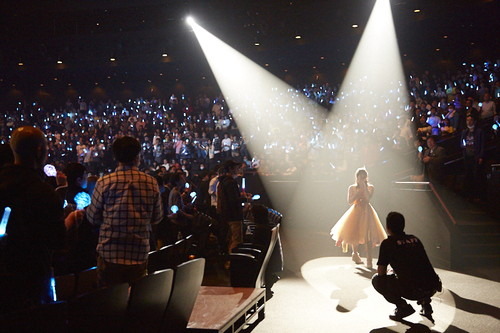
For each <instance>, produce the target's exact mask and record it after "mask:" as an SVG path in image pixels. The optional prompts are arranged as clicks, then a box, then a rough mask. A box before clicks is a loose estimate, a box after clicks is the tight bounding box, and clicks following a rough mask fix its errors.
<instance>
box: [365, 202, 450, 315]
mask: <svg viewBox="0 0 500 333" xmlns="http://www.w3.org/2000/svg"><path fill="white" fill-rule="evenodd" d="M386 227H387V232H388V234H389V237H388V238H387V239H385V240H384V241H382V244H380V254H379V259H378V262H377V266H378V268H377V273H376V274H375V275H374V276H373V278H372V284H373V287H374V288H375V290H376V291H377V292H379V293H380V294H381V295H382V296H384V298H385V299H386V300H387V301H388V302H389V303H392V304H394V305H396V310H395V312H394V314H393V315H390V316H389V318H390V319H392V320H396V321H400V320H402V319H403V318H405V317H407V316H409V315H411V314H412V313H414V312H415V310H414V309H413V307H412V306H411V305H410V304H408V303H407V302H406V301H405V299H408V300H415V301H417V304H419V305H421V306H422V310H421V311H420V314H421V315H423V316H425V317H427V318H428V319H429V320H431V321H432V322H434V319H433V318H432V313H433V310H432V306H431V297H432V296H433V295H434V294H435V293H436V292H437V291H441V289H442V287H441V280H440V279H439V276H438V275H437V274H436V272H435V271H434V268H433V267H432V265H431V263H430V261H429V258H428V257H427V253H426V252H425V249H424V246H423V244H422V242H421V241H420V239H418V238H417V237H416V236H414V235H407V234H406V233H405V232H404V228H405V218H404V216H403V215H402V214H401V213H398V212H390V213H389V214H388V215H387V218H386ZM389 265H390V266H391V267H392V269H393V271H394V272H393V274H389V273H391V272H390V271H389V270H388V268H387V267H388V266H389Z"/></svg>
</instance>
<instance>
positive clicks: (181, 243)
mask: <svg viewBox="0 0 500 333" xmlns="http://www.w3.org/2000/svg"><path fill="white" fill-rule="evenodd" d="M174 252H175V263H176V265H179V264H182V263H183V262H185V261H187V254H186V239H185V238H183V239H179V240H178V241H177V242H175V244H174Z"/></svg>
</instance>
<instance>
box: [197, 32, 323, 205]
mask: <svg viewBox="0 0 500 333" xmlns="http://www.w3.org/2000/svg"><path fill="white" fill-rule="evenodd" d="M193 30H194V32H195V34H196V37H197V39H198V42H199V43H200V45H201V48H202V50H203V52H204V53H205V56H206V58H207V60H208V63H209V64H210V67H211V69H212V72H213V73H214V76H215V78H216V80H217V82H218V84H219V87H220V88H221V90H222V93H223V94H224V96H225V99H226V102H227V103H228V106H229V108H230V110H231V113H232V115H233V117H234V119H235V121H236V123H237V125H238V128H239V129H240V131H241V133H242V135H243V136H244V139H245V142H246V143H247V146H248V147H249V151H250V152H251V153H252V155H253V156H254V157H257V158H258V159H260V160H261V161H262V164H261V167H260V171H261V172H263V173H266V172H267V171H266V170H269V169H274V168H276V167H282V168H283V169H287V168H288V167H291V166H295V165H298V164H299V165H300V164H302V162H303V159H304V156H307V152H308V149H309V148H310V143H309V140H310V138H314V137H317V136H318V135H320V134H319V133H320V131H321V128H322V127H323V125H324V120H325V118H326V110H325V109H324V108H322V107H321V106H319V105H318V104H317V103H316V102H315V101H313V100H311V99H308V98H307V97H305V96H304V94H302V92H300V91H298V90H296V89H295V88H293V87H291V86H289V85H287V84H286V83H284V82H283V81H281V80H280V79H278V78H276V77H275V76H274V75H272V74H270V73H269V72H268V71H266V70H265V69H264V68H262V67H261V66H259V65H258V64H256V63H254V62H253V61H251V60H250V59H248V58H247V57H245V56H244V55H242V54H241V53H239V52H237V51H236V50H235V49H233V48H232V47H230V46H229V45H227V44H226V43H224V42H222V41H221V40H220V39H218V38H217V37H215V36H214V35H212V34H211V33H209V32H208V31H206V30H205V29H203V28H202V27H200V26H199V25H195V26H194V27H193ZM297 139H300V140H297ZM297 141H300V142H302V145H296V144H295V142H297ZM265 185H266V190H267V191H268V193H269V194H270V196H271V197H272V199H273V200H274V201H273V202H277V201H279V200H285V201H288V199H287V197H286V196H284V195H283V193H275V192H273V189H272V188H271V187H270V186H269V184H266V183H265ZM250 190H251V189H249V191H250Z"/></svg>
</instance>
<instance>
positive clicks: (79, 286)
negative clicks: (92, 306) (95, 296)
mask: <svg viewBox="0 0 500 333" xmlns="http://www.w3.org/2000/svg"><path fill="white" fill-rule="evenodd" d="M97 289H98V288H97V267H92V268H89V269H86V270H84V271H81V272H80V273H78V274H77V276H76V290H75V296H79V295H83V294H88V293H90V292H92V291H94V290H97Z"/></svg>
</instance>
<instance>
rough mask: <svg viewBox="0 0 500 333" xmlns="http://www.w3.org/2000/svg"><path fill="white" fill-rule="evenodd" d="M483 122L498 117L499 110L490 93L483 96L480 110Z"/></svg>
mask: <svg viewBox="0 0 500 333" xmlns="http://www.w3.org/2000/svg"><path fill="white" fill-rule="evenodd" d="M479 112H480V118H481V120H484V119H490V118H493V117H494V116H496V115H497V109H496V105H495V102H494V101H492V100H491V96H490V94H489V93H485V94H484V96H483V102H482V104H481V106H480V109H479Z"/></svg>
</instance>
